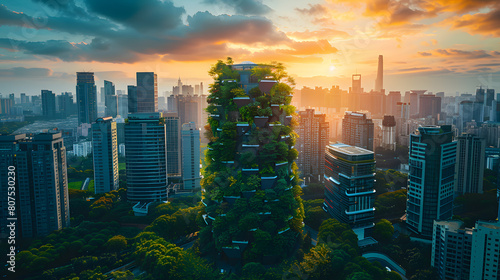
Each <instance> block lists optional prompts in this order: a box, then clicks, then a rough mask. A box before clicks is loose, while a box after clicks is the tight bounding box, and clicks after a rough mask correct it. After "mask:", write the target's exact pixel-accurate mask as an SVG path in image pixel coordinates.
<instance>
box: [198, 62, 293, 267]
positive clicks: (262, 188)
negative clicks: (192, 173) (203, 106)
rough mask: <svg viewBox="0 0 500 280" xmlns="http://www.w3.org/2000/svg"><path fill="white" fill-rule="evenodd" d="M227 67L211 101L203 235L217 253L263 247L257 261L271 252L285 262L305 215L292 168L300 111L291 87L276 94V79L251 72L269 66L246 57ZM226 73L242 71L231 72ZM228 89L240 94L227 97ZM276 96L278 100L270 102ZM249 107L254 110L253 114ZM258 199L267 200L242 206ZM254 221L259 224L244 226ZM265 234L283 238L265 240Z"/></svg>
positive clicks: (234, 254)
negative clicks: (295, 114) (294, 112)
mask: <svg viewBox="0 0 500 280" xmlns="http://www.w3.org/2000/svg"><path fill="white" fill-rule="evenodd" d="M220 66H221V67H222V70H221V71H219V70H217V71H216V75H215V77H214V83H213V85H211V90H210V92H211V94H210V96H209V97H208V98H207V99H208V102H209V104H210V105H209V107H208V110H209V113H210V117H209V121H208V123H209V126H208V127H207V128H208V129H207V130H206V134H207V136H208V138H209V139H210V140H211V142H210V143H209V144H208V149H207V152H206V159H208V161H207V162H206V163H207V166H206V168H205V171H206V172H207V174H210V175H209V176H210V178H208V177H207V180H203V182H202V192H203V201H202V204H203V205H204V209H205V213H206V214H205V215H203V219H204V221H205V223H206V226H207V227H208V228H207V230H204V232H203V233H201V234H202V235H203V236H204V238H205V237H206V238H207V240H214V242H215V243H216V245H215V248H216V250H217V251H219V252H220V253H221V255H222V254H224V255H225V256H227V257H228V258H231V259H240V260H241V258H242V257H243V256H244V255H246V253H245V250H251V248H263V250H262V251H260V252H256V251H252V252H255V253H256V259H265V258H266V257H265V255H273V256H276V257H275V258H276V259H281V258H283V257H284V256H285V255H286V254H288V252H291V249H292V247H293V245H292V244H295V242H296V240H297V236H298V235H297V233H299V232H301V231H302V215H301V214H299V212H297V211H296V210H297V209H298V208H296V207H301V206H300V205H301V201H300V199H299V197H298V196H297V195H296V192H295V190H296V189H294V187H293V186H295V185H296V184H297V183H298V180H299V178H298V173H297V172H296V170H295V169H293V168H292V165H293V161H294V160H295V158H296V155H297V151H296V150H295V149H294V148H293V145H294V144H295V139H294V133H292V132H293V127H292V125H291V123H290V121H291V120H290V118H289V116H287V115H288V114H289V113H291V112H290V109H293V108H291V107H289V104H290V101H291V98H290V95H291V94H292V92H291V90H287V89H284V90H283V91H276V92H279V93H278V94H277V95H274V94H273V95H271V89H272V88H273V87H274V86H275V85H276V84H277V81H272V80H260V78H259V77H258V76H254V75H253V73H255V72H254V71H252V69H256V68H260V69H264V70H265V69H266V68H268V67H269V66H267V65H258V64H255V63H252V62H248V61H247V62H243V63H241V64H234V65H233V64H229V63H228V64H221V65H220ZM268 69H269V68H268ZM227 70H232V71H237V72H238V74H239V75H238V76H237V77H236V78H235V77H234V76H229V75H227V73H230V71H227ZM270 70H273V69H272V68H271V69H270ZM221 92H230V93H232V94H235V96H231V97H233V98H224V97H222V95H221ZM236 93H238V95H236ZM273 93H274V91H273ZM253 95H259V96H261V98H258V99H259V101H257V102H259V103H260V104H259V105H257V104H254V103H253V102H252V97H251V96H253ZM271 98H273V99H271ZM271 100H272V101H274V102H279V103H278V104H276V103H273V104H271V106H269V103H270V102H271ZM261 102H262V103H261ZM279 104H282V106H280V105H279ZM249 108H251V109H252V113H250V114H247V113H246V112H248V111H247V110H246V109H249ZM253 109H256V110H255V111H254V110H253ZM284 109H287V110H284ZM212 182H213V183H212ZM256 199H257V200H259V201H262V202H263V203H258V204H252V207H243V208H241V207H240V206H241V205H242V204H240V203H243V204H245V203H247V202H248V203H251V202H252V201H255V200H256ZM217 201H221V202H223V203H218V202H217ZM265 201H267V202H265ZM253 206H255V207H253ZM290 206H292V207H290ZM242 209H244V211H243V212H241V210H242ZM227 217H234V219H231V220H227ZM248 218H249V219H252V221H254V222H255V223H254V224H253V225H250V224H246V225H248V226H244V227H241V226H240V225H243V224H244V221H245V220H246V219H248ZM221 222H222V223H221ZM259 225H265V226H259ZM231 229H234V231H233V230H231ZM262 234H264V235H265V236H275V237H276V238H273V239H262V238H259V236H261V235H262ZM264 240H265V241H264ZM279 240H283V241H284V240H286V242H281V241H279ZM247 252H249V251H247ZM273 258H274V257H273Z"/></svg>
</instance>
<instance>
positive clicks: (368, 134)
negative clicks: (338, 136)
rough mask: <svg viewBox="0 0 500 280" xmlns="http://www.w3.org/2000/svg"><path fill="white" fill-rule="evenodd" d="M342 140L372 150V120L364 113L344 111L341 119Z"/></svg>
mask: <svg viewBox="0 0 500 280" xmlns="http://www.w3.org/2000/svg"><path fill="white" fill-rule="evenodd" d="M342 142H343V143H345V144H348V145H351V146H356V147H360V148H363V149H367V150H370V151H373V122H372V120H371V119H368V118H367V117H366V114H364V113H357V112H349V111H347V112H345V116H344V119H343V120H342Z"/></svg>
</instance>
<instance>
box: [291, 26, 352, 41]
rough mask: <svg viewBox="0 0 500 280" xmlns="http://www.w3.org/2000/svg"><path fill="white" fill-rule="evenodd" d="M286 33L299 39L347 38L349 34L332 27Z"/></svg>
mask: <svg viewBox="0 0 500 280" xmlns="http://www.w3.org/2000/svg"><path fill="white" fill-rule="evenodd" d="M287 35H288V36H290V37H292V38H296V39H299V40H310V39H324V38H326V39H334V38H347V37H349V36H350V35H349V34H348V33H347V32H344V31H340V30H335V29H332V28H323V29H320V30H314V31H309V30H306V31H296V32H288V33H287Z"/></svg>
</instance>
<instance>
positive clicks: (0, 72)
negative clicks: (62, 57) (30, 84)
mask: <svg viewBox="0 0 500 280" xmlns="http://www.w3.org/2000/svg"><path fill="white" fill-rule="evenodd" d="M51 75H52V70H50V69H48V68H25V67H13V68H8V69H0V77H1V78H5V77H9V78H39V77H50V76H51Z"/></svg>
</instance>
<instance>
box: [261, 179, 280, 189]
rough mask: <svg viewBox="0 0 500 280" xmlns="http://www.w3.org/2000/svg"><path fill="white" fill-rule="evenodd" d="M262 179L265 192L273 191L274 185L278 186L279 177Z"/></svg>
mask: <svg viewBox="0 0 500 280" xmlns="http://www.w3.org/2000/svg"><path fill="white" fill-rule="evenodd" d="M260 179H261V183H260V184H261V188H262V189H263V190H268V189H272V188H273V187H274V185H275V184H276V181H277V179H278V176H276V175H274V176H269V177H264V176H263V177H260Z"/></svg>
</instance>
